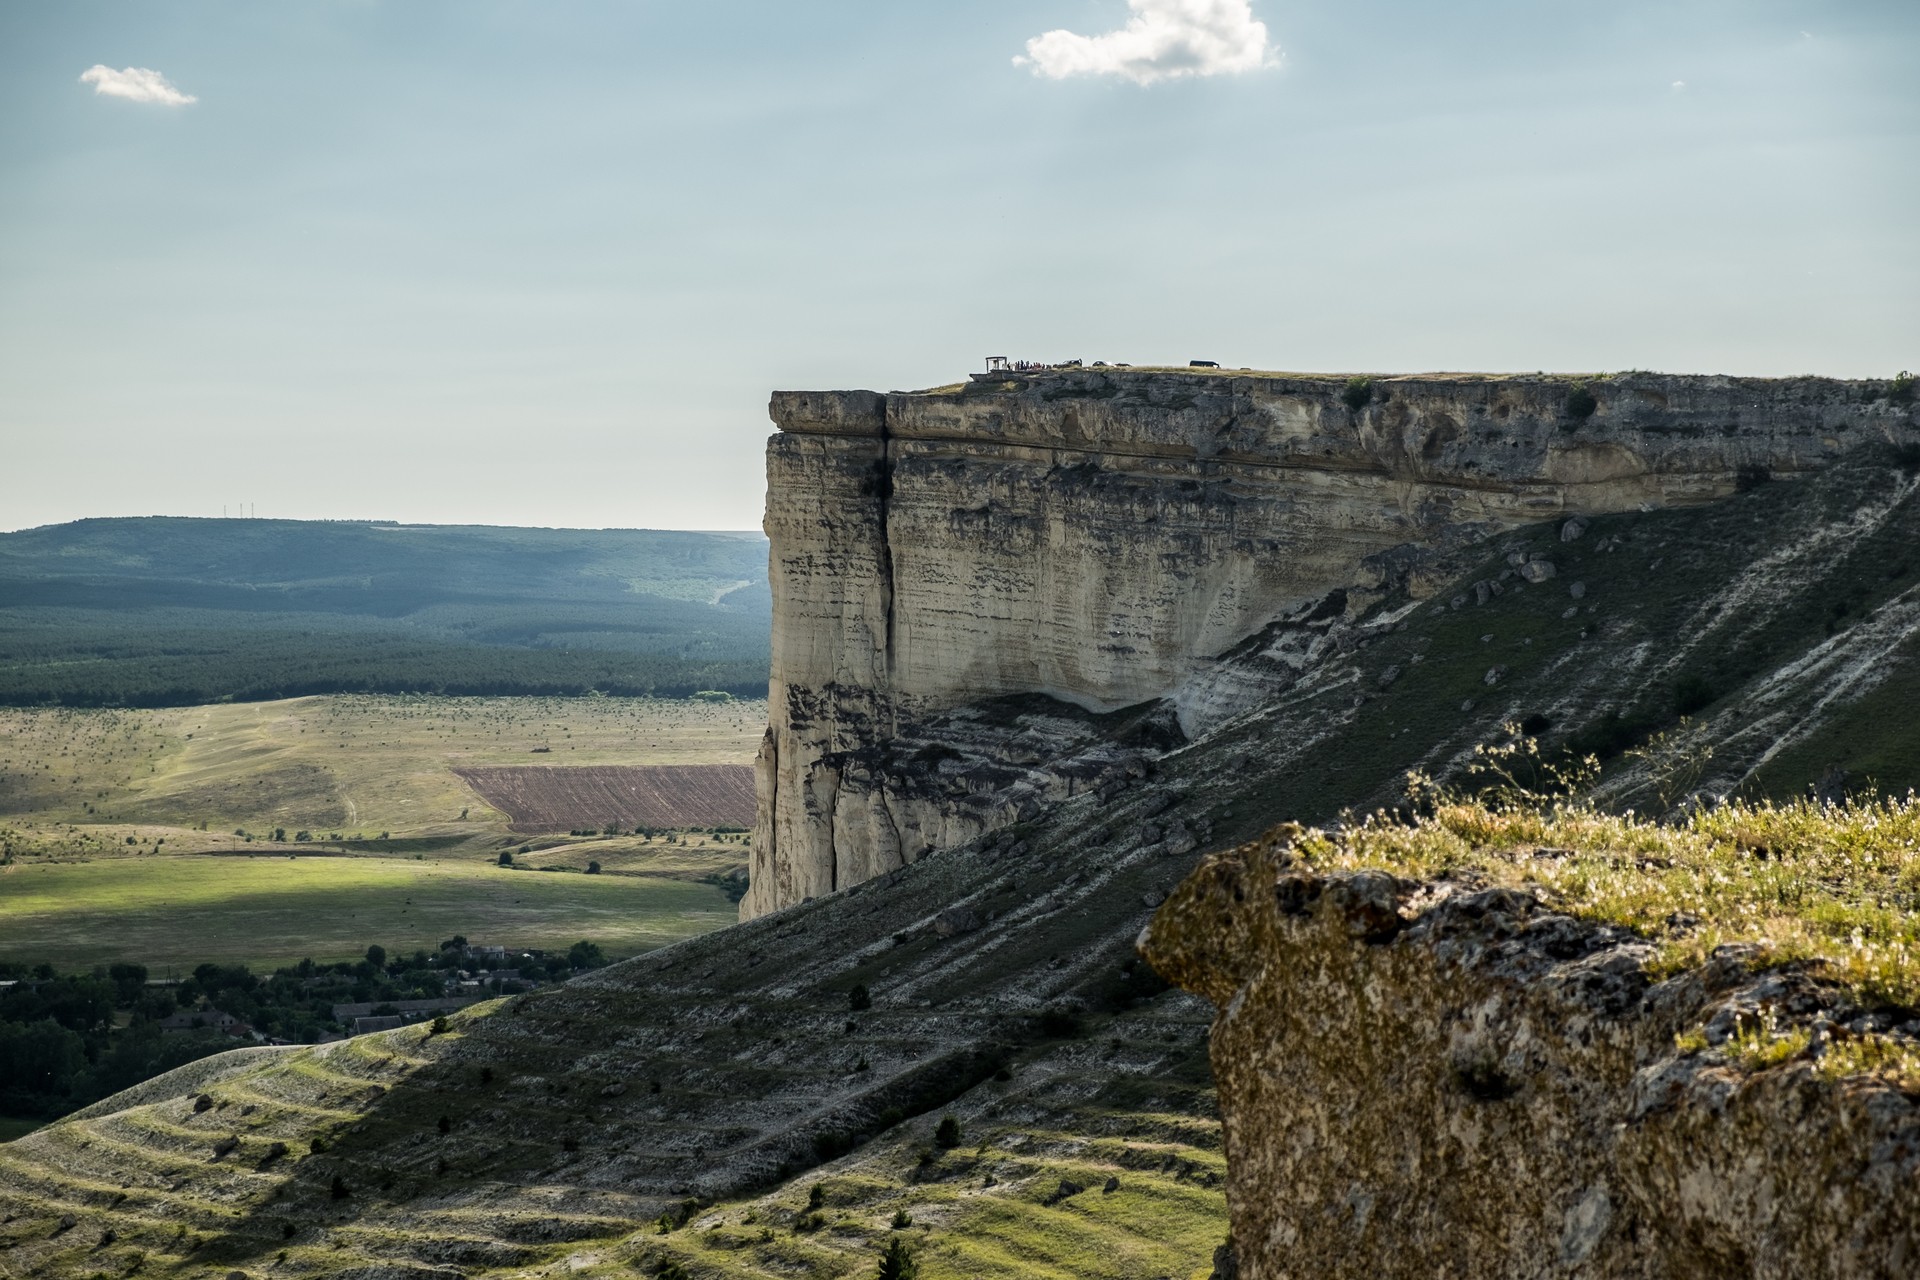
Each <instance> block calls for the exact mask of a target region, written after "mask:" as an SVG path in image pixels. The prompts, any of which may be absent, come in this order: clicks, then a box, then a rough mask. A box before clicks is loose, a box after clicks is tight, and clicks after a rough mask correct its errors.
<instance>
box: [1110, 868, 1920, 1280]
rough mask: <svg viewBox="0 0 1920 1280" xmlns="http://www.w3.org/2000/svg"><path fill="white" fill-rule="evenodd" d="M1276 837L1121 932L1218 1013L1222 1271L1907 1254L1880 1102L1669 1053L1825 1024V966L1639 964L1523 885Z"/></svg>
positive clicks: (1833, 998)
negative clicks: (1227, 1259)
mask: <svg viewBox="0 0 1920 1280" xmlns="http://www.w3.org/2000/svg"><path fill="white" fill-rule="evenodd" d="M1286 846H1287V838H1286V834H1285V833H1281V834H1279V835H1278V836H1276V837H1275V838H1273V839H1269V840H1264V841H1261V842H1258V843H1255V844H1252V845H1248V846H1245V847H1243V848H1241V849H1237V850H1233V851H1230V852H1228V853H1224V854H1219V855H1215V856H1213V857H1211V858H1209V859H1207V860H1205V861H1204V862H1203V863H1202V864H1201V866H1200V868H1199V870H1197V871H1196V872H1195V873H1194V874H1193V876H1191V877H1190V878H1189V879H1188V880H1187V882H1186V883H1185V884H1183V885H1182V886H1181V887H1180V889H1179V890H1178V891H1177V892H1176V893H1175V894H1174V896H1173V897H1172V899H1171V900H1169V902H1168V903H1167V905H1166V906H1165V907H1163V908H1162V909H1161V911H1160V913H1159V914H1158V915H1156V917H1155V918H1154V920H1153V922H1152V924H1151V925H1150V926H1149V928H1148V929H1147V931H1146V932H1145V933H1143V934H1142V936H1141V948H1142V950H1143V951H1144V952H1145V954H1146V955H1147V957H1148V958H1149V959H1150V960H1151V962H1152V963H1153V965H1154V967H1155V969H1157V970H1158V971H1159V972H1161V973H1162V974H1164V975H1165V976H1167V977H1169V978H1171V979H1173V980H1174V981H1176V982H1178V983H1179V984H1180V985H1182V986H1184V987H1187V988H1188V989H1190V990H1192V991H1194V992H1196V993H1199V994H1203V995H1205V996H1206V997H1207V998H1208V999H1209V1000H1211V1001H1212V1002H1213V1004H1214V1005H1215V1007H1216V1008H1217V1009H1218V1010H1219V1013H1218V1015H1217V1016H1216V1018H1215V1021H1214V1030H1213V1037H1212V1059H1213V1068H1214V1079H1215V1080H1216V1082H1217V1083H1218V1085H1219V1088H1220V1106H1221V1111H1222V1113H1223V1117H1224V1120H1225V1133H1226V1154H1227V1168H1228V1187H1227V1198H1228V1209H1229V1212H1230V1214H1231V1217H1232V1221H1233V1242H1234V1246H1235V1249H1236V1250H1237V1261H1238V1265H1239V1274H1240V1275H1241V1276H1242V1277H1244V1280H1274V1278H1277V1277H1284V1276H1323V1277H1328V1280H1339V1278H1341V1277H1355V1278H1359V1277H1367V1278H1369V1280H1372V1278H1375V1277H1379V1278H1392V1277H1408V1278H1409V1280H1412V1278H1413V1277H1420V1278H1422V1280H1425V1278H1426V1277H1432V1276H1460V1277H1468V1276H1472V1277H1495V1276H1502V1277H1505V1276H1511V1277H1520V1276H1580V1277H1588V1278H1590V1280H1603V1278H1620V1280H1626V1278H1628V1277H1632V1278H1635V1280H1642V1278H1643V1280H1655V1278H1656V1277H1657V1278H1659V1280H1669V1278H1676V1280H1677V1278H1681V1277H1700V1278H1701V1280H1706V1278H1708V1277H1720V1276H1752V1277H1768V1278H1772V1277H1777V1278H1778V1280H1789V1278H1792V1280H1800V1278H1802V1277H1816V1276H1822V1277H1870V1276H1871V1277H1882V1276H1889V1277H1890V1276H1895V1275H1907V1274H1911V1273H1912V1269H1913V1266H1914V1263H1915V1259H1916V1258H1920V1197H1916V1196H1915V1195H1914V1193H1913V1189H1914V1186H1915V1184H1916V1179H1920V1103H1917V1102H1916V1099H1915V1098H1914V1097H1913V1096H1912V1095H1911V1094H1910V1093H1906V1092H1903V1091H1902V1090H1901V1089H1900V1088H1898V1087H1896V1086H1895V1085H1894V1084H1893V1083H1891V1082H1889V1081H1887V1080H1884V1079H1876V1078H1873V1077H1871V1076H1866V1075H1859V1076H1855V1077H1853V1078H1851V1079H1846V1080H1833V1079H1823V1078H1822V1077H1821V1076H1820V1075H1819V1074H1818V1073H1817V1071H1816V1069H1815V1068H1814V1067H1813V1066H1812V1065H1810V1064H1808V1063H1807V1062H1805V1061H1795V1062H1792V1063H1791V1064H1789V1065H1782V1066H1775V1067H1772V1068H1771V1069H1766V1070H1760V1071H1757V1072H1751V1073H1750V1072H1747V1071H1743V1070H1739V1069H1736V1068H1734V1067H1732V1066H1730V1065H1729V1063H1728V1061H1727V1059H1726V1057H1725V1055H1712V1054H1702V1053H1699V1052H1697V1051H1683V1050H1682V1049H1680V1048H1678V1047H1676V1035H1677V1034H1678V1033H1681V1032H1682V1031H1683V1030H1685V1029H1687V1028H1690V1027H1694V1026H1700V1025H1704V1026H1706V1027H1707V1029H1708V1031H1707V1038H1708V1039H1714V1040H1717V1042H1718V1043H1720V1044H1722V1045H1725V1044H1727V1043H1728V1042H1729V1041H1730V1040H1731V1039H1732V1038H1733V1037H1734V1036H1735V1035H1736V1034H1738V1032H1739V1029H1742V1028H1752V1027H1755V1026H1761V1025H1766V1026H1773V1025H1775V1023H1776V1020H1777V1023H1778V1025H1780V1026H1782V1027H1786V1026H1792V1027H1799V1028H1805V1027H1808V1026H1812V1027H1815V1028H1816V1029H1817V1030H1816V1032H1815V1035H1814V1040H1815V1041H1816V1042H1817V1041H1818V1040H1819V1037H1820V1036H1821V1035H1822V1034H1825V1035H1830V1036H1831V1035H1838V1036H1843V1037H1844V1036H1846V1035H1847V1034H1848V1029H1847V1025H1846V1024H1847V1023H1848V1020H1849V1019H1850V1018H1856V1017H1857V1016H1858V1015H1859V1013H1860V1011H1859V1010H1858V1009H1847V1008H1836V1005H1841V1004H1843V1003H1844V1002H1843V1001H1842V1000H1841V999H1840V997H1838V996H1837V995H1836V994H1835V992H1834V991H1833V990H1832V989H1831V987H1830V986H1825V985H1823V984H1821V983H1819V982H1817V981H1815V980H1814V979H1813V978H1811V977H1810V976H1809V974H1808V973H1807V972H1806V971H1805V970H1804V969H1802V970H1799V971H1793V970H1775V971H1772V972H1754V971H1753V969H1752V967H1751V965H1752V962H1753V948H1750V947H1733V946H1726V947H1721V948H1719V949H1718V951H1717V952H1716V953H1715V955H1714V957H1713V959H1712V961H1711V962H1710V963H1708V964H1707V965H1705V966H1704V967H1702V968H1697V969H1693V970H1689V971H1683V972H1680V973H1678V974H1674V975H1672V976H1662V974H1660V973H1659V972H1650V969H1654V968H1655V966H1652V965H1650V964H1649V961H1650V960H1652V959H1653V958H1654V954H1655V948H1654V947H1653V945H1652V944H1651V943H1650V942H1649V941H1648V940H1646V939H1645V938H1643V937H1641V936H1639V935H1638V934H1637V933H1635V932H1633V931H1629V930H1626V929H1620V928H1613V927H1608V926H1605V925H1599V924H1594V923H1591V922H1583V921H1579V920H1575V919H1573V918H1570V917H1568V916H1566V915H1561V914H1557V913H1555V912H1554V911H1552V910H1551V909H1550V908H1548V907H1547V906H1545V905H1543V904H1542V903H1541V902H1540V901H1538V900H1537V899H1536V898H1535V897H1534V896H1532V895H1531V894H1529V893H1526V892H1521V891H1518V890H1515V889H1511V888H1492V889H1489V888H1486V887H1484V885H1476V884H1473V883H1461V882H1457V881H1450V880H1444V879H1443V880H1439V881H1435V882H1428V883H1419V882H1415V881H1409V880H1404V879H1399V878H1397V877H1395V876H1392V875H1389V874H1386V873H1384V872H1379V871H1360V872H1347V873H1341V874H1333V875H1316V874H1313V873H1312V872H1310V871H1303V870H1302V868H1301V867H1299V866H1298V865H1297V864H1295V863H1294V861H1293V860H1292V859H1291V858H1290V857H1289V855H1288V851H1287V847H1286ZM1545 852H1546V853H1549V854H1550V853H1551V852H1552V851H1551V850H1549V851H1545ZM1856 1025H1857V1024H1856ZM1836 1028H1837V1030H1836ZM1819 1029H1824V1030H1819ZM1910 1030H1920V1023H1916V1024H1914V1026H1913V1027H1912V1028H1910ZM1804 1039H1805V1037H1804V1034H1803V1041H1804ZM1702 1043H1703V1044H1704V1043H1705V1041H1703V1042H1702ZM1799 1056H1800V1057H1802V1058H1804V1056H1805V1055H1804V1054H1802V1055H1799Z"/></svg>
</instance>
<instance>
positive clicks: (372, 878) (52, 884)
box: [0, 695, 766, 967]
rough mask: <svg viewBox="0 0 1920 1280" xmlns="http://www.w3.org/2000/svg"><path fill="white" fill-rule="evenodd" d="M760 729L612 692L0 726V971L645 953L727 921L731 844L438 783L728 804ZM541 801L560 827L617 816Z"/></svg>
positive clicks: (733, 704)
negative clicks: (617, 786) (438, 951)
mask: <svg viewBox="0 0 1920 1280" xmlns="http://www.w3.org/2000/svg"><path fill="white" fill-rule="evenodd" d="M765 722H766V705H765V703H764V702H759V701H730V702H728V701H697V700H674V699H653V698H610V697H602V698H436V697H412V696H399V697H380V696H370V695H334V696H326V697H312V698H297V699H287V700H283V701H279V702H268V703H223V704H215V705H210V706H199V707H181V708H155V709H139V710H104V709H103V710H82V709H72V708H36V709H30V710H29V709H5V710H0V860H4V862H5V865H4V866H0V960H6V961H16V962H33V963H37V962H41V961H46V962H50V963H54V964H55V965H56V966H59V967H67V966H71V965H90V964H94V963H104V962H109V961H113V960H128V961H135V962H139V963H146V964H149V965H163V964H168V963H178V964H188V965H191V964H195V963H199V962H202V961H209V960H220V961H238V960H244V961H246V962H249V963H256V964H264V963H267V962H269V961H271V962H275V963H284V962H287V961H290V960H298V959H301V958H302V957H304V956H307V955H312V956H314V957H315V958H316V959H328V958H339V957H346V956H351V955H354V954H357V953H358V952H359V951H361V950H364V949H365V947H366V946H367V945H368V944H369V943H372V942H379V943H381V944H382V945H384V946H388V947H395V948H405V949H408V950H411V949H413V948H414V947H417V946H425V947H428V948H431V947H433V946H434V945H436V943H437V942H438V941H439V940H440V939H441V938H444V937H447V936H450V935H451V934H454V933H465V934H467V935H469V936H472V937H476V938H477V937H482V936H484V937H486V938H487V939H488V940H489V941H498V942H502V943H510V944H519V945H524V946H553V945H556V944H561V945H564V944H566V943H571V942H573V941H576V940H578V939H580V938H591V939H593V940H594V941H596V942H598V943H600V944H601V945H602V946H603V947H605V948H606V949H607V950H608V952H609V954H631V953H633V952H635V951H639V950H645V949H648V948H650V947H653V946H658V945H661V944H663V943H665V942H669V941H672V940H675V939H676V938H679V937H684V936H687V935H688V934H691V933H697V932H701V931H704V930H706V929H709V928H713V927H717V926H718V925H721V924H724V923H728V922H730V921H731V920H732V919H733V918H734V906H733V903H732V902H731V901H729V899H728V898H727V896H726V894H724V893H723V892H722V891H721V889H720V888H718V887H716V886H715V884H713V883H709V881H711V880H714V879H717V878H719V877H722V876H724V875H725V874H726V873H728V872H730V871H733V870H735V869H737V868H738V867H739V866H740V865H741V864H742V863H743V862H744V861H745V848H744V837H742V836H740V835H738V834H737V833H727V832H721V833H715V832H712V831H698V832H695V831H686V830H681V831H677V832H674V833H673V834H671V835H667V834H665V833H661V834H659V835H658V836H657V837H655V838H649V837H646V836H634V835H630V834H629V835H621V836H605V835H602V836H595V837H570V836H566V835H551V836H543V837H538V838H535V837H531V836H529V835H527V834H525V833H516V832H514V831H512V830H510V826H509V821H510V820H509V815H508V814H507V813H506V812H503V811H502V810H501V809H498V808H495V807H494V806H493V805H491V804H489V803H488V802H487V800H486V799H485V798H483V796H482V795H481V794H479V793H478V792H476V791H475V790H474V789H473V788H472V787H470V786H469V785H468V784H467V783H466V782H465V781H463V780H462V778H461V777H460V776H459V774H458V773H457V772H456V770H457V769H465V768H490V769H502V768H505V767H506V766H520V767H525V766H528V765H530V764H534V763H536V762H537V763H538V764H540V765H541V766H544V768H543V770H542V771H543V772H544V773H546V774H549V775H551V776H555V777H565V776H568V775H571V774H572V772H573V770H572V769H571V768H568V767H567V766H590V767H593V769H594V770H595V772H596V773H597V772H598V771H599V770H604V769H606V768H608V767H612V766H618V767H620V768H621V769H630V768H632V767H634V766H647V767H668V768H675V769H677V768H691V769H694V770H695V772H692V773H690V774H686V775H679V776H683V777H684V778H686V779H688V780H690V781H691V780H698V779H700V778H703V777H705V776H707V773H706V767H712V766H723V767H726V768H727V773H728V774H730V775H731V776H732V777H733V778H734V779H735V780H736V782H735V786H734V790H735V792H737V791H738V779H739V777H740V775H741V773H742V772H744V766H745V764H746V762H747V761H749V760H750V759H751V758H752V755H753V751H754V749H755V748H756V746H757V745H758V741H759V737H760V734H761V731H762V728H763V726H764V725H765ZM513 772H514V771H513V770H511V769H509V770H508V773H509V775H511V774H512V773H513ZM588 776H592V775H588ZM674 776H676V775H674V774H671V773H669V774H667V775H664V776H663V777H664V778H666V779H671V778H673V777H674ZM567 790H569V788H567V787H562V788H561V791H562V792H565V791H567ZM655 790H656V793H657V795H658V797H659V798H660V800H661V802H662V803H667V804H669V806H670V805H671V802H672V798H673V797H672V793H671V789H670V788H667V789H664V790H663V789H662V788H660V787H656V788H655ZM591 793H592V788H591V787H589V788H588V789H587V794H591ZM736 800H737V796H736ZM547 804H548V809H547V812H548V813H549V814H550V815H551V816H552V817H553V818H554V819H555V821H554V822H553V823H552V824H551V827H550V828H549V829H552V830H556V831H565V830H569V829H572V828H575V827H586V826H593V827H596V828H599V827H602V826H605V825H607V822H606V819H607V818H609V817H610V816H611V815H608V814H606V813H602V812H598V811H595V812H590V813H589V812H583V813H581V814H579V815H578V817H577V818H574V817H571V816H570V815H568V814H566V813H565V812H564V808H563V807H562V808H555V807H554V805H553V799H552V797H551V796H549V797H548V799H547ZM668 814H669V816H671V809H669V811H668ZM561 819H567V820H565V821H562V820H561ZM626 821H627V822H628V825H629V826H631V825H634V824H633V823H632V822H631V820H626ZM651 825H655V826H666V825H671V824H665V823H655V824H651ZM679 825H686V826H702V827H713V826H723V825H724V826H733V825H742V824H738V823H722V822H704V823H686V824H679ZM502 853H507V854H509V856H510V858H511V860H512V861H513V863H514V865H513V866H511V867H502V866H499V865H498V858H499V855H500V854H502ZM289 855H292V856H289ZM595 863H597V864H599V865H600V867H601V869H602V874H598V875H586V874H569V873H584V872H586V871H587V870H588V869H589V867H590V865H591V864H595ZM539 872H546V873H547V874H538V873H539Z"/></svg>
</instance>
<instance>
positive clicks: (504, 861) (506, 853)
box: [496, 849, 513, 867]
mask: <svg viewBox="0 0 1920 1280" xmlns="http://www.w3.org/2000/svg"><path fill="white" fill-rule="evenodd" d="M496 861H497V862H499V864H500V865H501V866H503V867H510V866H512V865H513V850H511V849H502V850H501V851H500V856H499V858H497V859H496Z"/></svg>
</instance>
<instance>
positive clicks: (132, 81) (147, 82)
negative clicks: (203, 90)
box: [80, 63, 200, 107]
mask: <svg viewBox="0 0 1920 1280" xmlns="http://www.w3.org/2000/svg"><path fill="white" fill-rule="evenodd" d="M80 83H81V84H90V85H92V86H93V91H94V92H95V93H97V94H99V95H100V96H101V97H104V98H125V99H126V100H127V101H129V102H155V103H159V104H160V105H161V106H163V107H184V106H186V105H187V104H188V103H189V102H198V101H200V99H198V98H196V97H194V96H193V95H192V94H190V93H182V92H180V91H179V90H178V89H176V88H174V87H173V82H172V81H171V80H169V79H167V78H166V77H165V76H163V75H161V74H160V73H159V72H158V71H155V70H153V69H152V68H151V67H128V68H127V69H126V70H124V71H115V70H114V69H113V68H112V67H108V66H102V65H100V64H99V63H95V64H94V65H93V66H91V67H88V68H87V69H86V70H85V71H82V72H81V73H80Z"/></svg>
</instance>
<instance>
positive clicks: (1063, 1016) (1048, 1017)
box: [1034, 1004, 1080, 1040]
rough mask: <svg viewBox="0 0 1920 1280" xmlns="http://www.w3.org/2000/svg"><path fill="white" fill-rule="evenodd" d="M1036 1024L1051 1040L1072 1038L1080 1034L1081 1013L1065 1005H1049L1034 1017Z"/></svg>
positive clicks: (1042, 1033) (1043, 1034) (1041, 1032)
mask: <svg viewBox="0 0 1920 1280" xmlns="http://www.w3.org/2000/svg"><path fill="white" fill-rule="evenodd" d="M1034 1025H1035V1027H1036V1029H1037V1030H1038V1031H1039V1032H1040V1034H1041V1035H1042V1036H1044V1037H1046V1038H1047V1039H1049V1040H1070V1039H1072V1038H1073V1037H1074V1036H1077V1035H1079V1034H1080V1015H1079V1014H1077V1013H1075V1012H1074V1011H1073V1010H1072V1009H1069V1008H1067V1007H1066V1006H1065V1005H1057V1004H1056V1005H1049V1006H1048V1007H1047V1008H1045V1009H1043V1010H1041V1012H1040V1016H1039V1017H1038V1018H1036V1019H1034Z"/></svg>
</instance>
